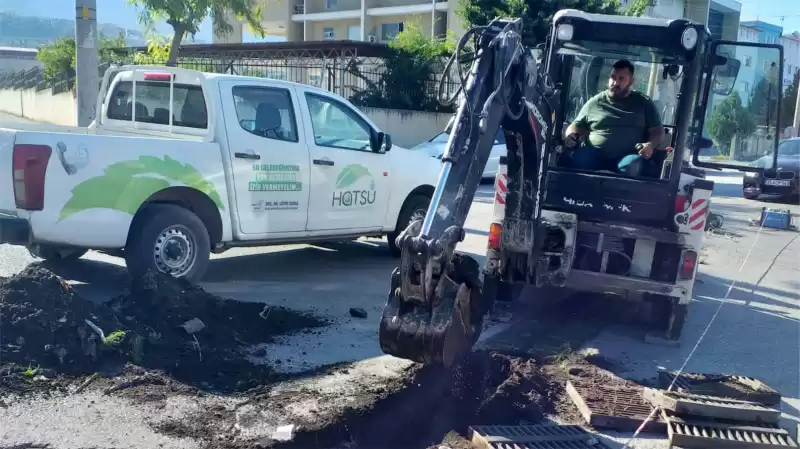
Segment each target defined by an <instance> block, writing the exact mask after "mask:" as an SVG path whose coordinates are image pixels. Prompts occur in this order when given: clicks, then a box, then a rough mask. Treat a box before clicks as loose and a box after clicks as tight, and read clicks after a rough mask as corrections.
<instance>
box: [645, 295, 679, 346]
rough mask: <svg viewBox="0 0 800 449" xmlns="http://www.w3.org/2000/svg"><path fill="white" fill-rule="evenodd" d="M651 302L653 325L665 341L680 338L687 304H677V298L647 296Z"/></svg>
mask: <svg viewBox="0 0 800 449" xmlns="http://www.w3.org/2000/svg"><path fill="white" fill-rule="evenodd" d="M648 296H649V297H650V300H651V301H652V310H653V317H652V320H653V322H654V323H653V324H655V327H656V329H657V330H658V332H659V333H661V332H663V335H664V337H665V338H666V339H667V340H672V341H676V340H679V339H680V338H681V333H682V332H683V323H684V321H685V320H686V311H687V304H680V303H678V298H673V297H671V296H667V295H656V294H648Z"/></svg>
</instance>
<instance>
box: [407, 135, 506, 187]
mask: <svg viewBox="0 0 800 449" xmlns="http://www.w3.org/2000/svg"><path fill="white" fill-rule="evenodd" d="M449 137H450V135H449V134H447V133H446V132H444V131H442V132H440V133H439V134H437V135H435V136H433V137H431V138H430V139H429V140H427V141H425V142H422V143H420V144H417V145H415V146H413V147H411V149H412V150H415V151H422V152H424V153H425V154H427V155H429V156H430V157H433V158H436V159H441V158H442V155H444V150H445V147H446V146H447V139H448V138H449ZM505 155H506V138H505V135H503V131H502V130H500V131H497V136H496V137H495V139H494V145H493V146H492V152H491V153H490V154H489V160H488V161H487V162H486V168H484V169H483V176H482V178H483V179H484V180H487V179H494V177H495V175H496V174H497V168H498V167H499V166H500V157H501V156H505Z"/></svg>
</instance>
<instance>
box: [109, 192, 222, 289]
mask: <svg viewBox="0 0 800 449" xmlns="http://www.w3.org/2000/svg"><path fill="white" fill-rule="evenodd" d="M141 214H142V215H141V217H138V219H137V220H136V222H135V223H136V227H135V229H131V235H130V236H129V237H128V243H127V245H126V246H125V263H126V265H127V266H128V272H129V273H130V274H131V276H133V277H141V276H142V275H144V274H145V273H146V272H147V271H148V270H153V271H159V272H161V273H165V274H170V275H172V276H174V277H178V278H185V279H186V280H188V281H189V282H196V281H198V280H200V278H202V276H203V274H204V273H205V271H206V268H208V259H209V256H210V253H211V243H210V239H209V236H208V230H207V229H206V226H205V224H203V221H202V220H200V218H198V217H197V215H195V214H194V213H193V212H192V211H190V210H188V209H185V208H183V207H180V206H175V205H172V204H153V205H150V206H147V208H146V209H145V210H143V211H142V212H141Z"/></svg>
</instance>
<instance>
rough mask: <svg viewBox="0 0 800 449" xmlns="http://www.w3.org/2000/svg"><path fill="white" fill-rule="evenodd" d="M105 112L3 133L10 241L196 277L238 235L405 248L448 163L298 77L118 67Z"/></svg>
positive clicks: (2, 229)
mask: <svg viewBox="0 0 800 449" xmlns="http://www.w3.org/2000/svg"><path fill="white" fill-rule="evenodd" d="M112 73H114V74H115V75H114V76H113V80H111V78H112ZM105 91H108V95H106V96H104V95H103V92H105ZM97 111H98V114H97V115H98V118H97V120H96V121H95V122H94V123H93V124H92V125H90V127H89V128H77V127H52V128H50V129H48V128H47V127H45V126H33V127H30V128H26V127H25V126H21V127H15V128H13V129H0V173H4V174H5V173H8V176H6V175H2V176H0V243H9V244H12V245H20V246H25V247H27V248H28V249H29V250H30V251H31V252H32V253H33V254H35V255H37V256H39V257H42V258H45V259H57V260H69V259H76V258H78V257H80V256H81V255H83V254H84V253H85V252H86V251H87V250H88V249H94V250H99V251H103V252H106V253H109V254H113V255H119V256H122V257H124V258H125V261H126V264H127V266H128V270H129V271H130V272H131V273H132V274H134V275H139V274H142V273H144V272H145V271H146V270H148V269H152V270H158V271H161V272H164V273H169V274H171V275H173V276H175V277H186V278H187V279H189V280H197V279H198V278H200V277H201V276H202V274H203V272H204V271H205V269H206V267H207V265H208V259H209V255H210V253H212V252H213V253H219V252H222V251H225V250H226V249H228V248H232V247H237V246H263V245H271V244H285V243H309V242H314V241H326V240H348V239H356V238H359V237H362V236H370V237H380V236H388V240H389V247H390V249H391V250H392V253H394V254H395V255H398V254H399V249H398V248H397V247H396V246H395V243H394V239H395V237H396V235H397V234H398V233H399V232H400V231H402V230H403V229H405V228H406V226H407V225H408V223H409V222H410V221H411V220H412V218H417V217H419V216H420V215H422V216H424V215H425V213H426V211H427V209H428V204H429V202H430V198H431V196H432V195H433V192H434V187H433V186H434V185H436V180H437V178H438V176H439V170H440V168H441V163H439V161H437V160H432V159H431V158H430V157H428V156H426V155H424V154H421V153H419V152H416V151H410V150H407V149H404V148H400V147H397V146H393V145H392V142H391V137H390V136H389V135H388V134H385V133H383V132H381V131H380V130H379V129H378V127H377V126H376V125H375V124H374V123H373V122H372V121H371V120H370V119H369V118H368V117H367V116H366V115H365V114H364V113H363V112H361V111H360V110H359V109H358V108H356V107H355V106H353V105H352V104H351V103H350V102H349V101H347V100H346V99H344V98H342V97H340V96H338V95H336V94H333V93H331V92H328V91H326V90H322V89H318V88H315V87H312V86H308V85H304V84H299V83H292V82H286V81H277V80H271V79H264V78H252V77H242V76H232V75H222V74H204V73H201V72H197V71H194V70H185V69H177V68H169V67H142V66H128V67H122V68H113V69H109V71H107V72H106V74H105V76H104V77H103V84H102V87H101V91H100V94H99V98H98V103H97ZM390 150H391V151H390ZM12 173H13V176H12Z"/></svg>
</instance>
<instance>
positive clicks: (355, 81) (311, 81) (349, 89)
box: [0, 57, 458, 112]
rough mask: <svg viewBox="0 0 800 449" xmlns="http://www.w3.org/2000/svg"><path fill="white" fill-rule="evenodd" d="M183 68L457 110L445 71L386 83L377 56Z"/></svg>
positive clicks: (9, 81)
mask: <svg viewBox="0 0 800 449" xmlns="http://www.w3.org/2000/svg"><path fill="white" fill-rule="evenodd" d="M114 63H115V64H125V63H129V64H130V63H133V62H132V61H131V60H118V61H114ZM110 65H111V63H110V62H105V63H103V64H101V65H100V66H98V74H99V76H100V78H101V79H102V76H103V75H104V73H105V71H106V69H108V67H109V66H110ZM177 65H178V67H181V68H187V69H193V70H199V71H203V72H211V73H229V74H235V75H243V76H254V77H259V78H272V79H279V80H284V81H292V82H296V83H301V84H307V85H311V86H315V87H319V88H321V89H325V90H328V91H330V92H334V93H337V94H339V95H341V96H343V97H345V98H347V99H350V100H351V101H353V102H354V103H356V104H358V105H359V106H368V107H369V106H372V107H382V108H392V109H408V110H422V111H436V112H452V108H451V107H449V106H442V105H441V104H439V102H438V101H437V94H438V90H439V82H440V79H441V76H442V75H441V74H439V73H437V74H435V75H431V76H430V77H429V79H423V80H408V82H402V83H389V82H384V75H385V73H386V71H385V68H384V67H383V65H382V64H381V63H380V61H376V60H375V59H374V58H361V60H359V58H349V59H348V60H347V61H343V60H342V59H331V60H326V59H320V58H303V57H297V58H286V59H275V60H264V59H238V60H234V61H230V60H228V61H224V60H219V59H206V58H196V59H192V58H181V59H179V60H178V64H177ZM75 76H76V74H75V71H74V70H69V71H65V72H63V73H60V74H58V75H57V76H53V77H45V75H44V70H42V69H41V68H33V69H30V70H26V71H21V72H16V73H7V74H0V89H17V90H18V89H34V88H35V89H36V90H37V91H42V90H45V89H50V90H51V92H52V93H53V94H58V93H62V92H67V91H70V90H72V89H73V88H74V86H75ZM443 88H444V89H443V90H444V95H445V96H447V97H450V96H452V94H453V93H454V92H455V91H456V89H457V88H458V83H457V82H455V81H451V80H450V81H446V82H445V85H444V86H443Z"/></svg>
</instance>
